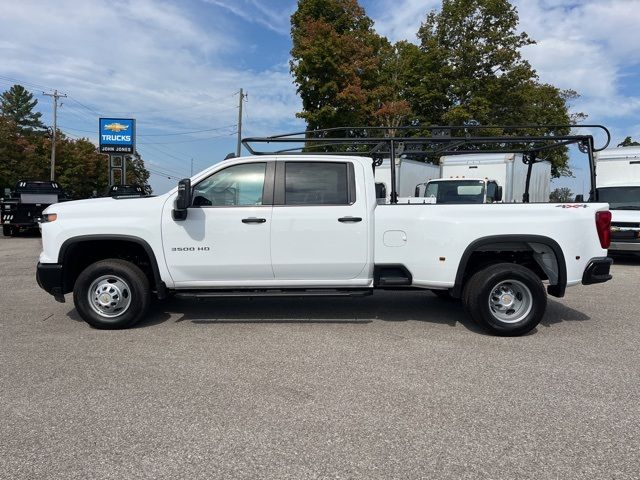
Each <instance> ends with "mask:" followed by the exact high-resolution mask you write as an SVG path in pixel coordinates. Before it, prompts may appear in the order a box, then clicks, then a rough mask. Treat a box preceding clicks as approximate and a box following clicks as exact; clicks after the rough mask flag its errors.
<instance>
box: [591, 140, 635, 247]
mask: <svg viewBox="0 0 640 480" xmlns="http://www.w3.org/2000/svg"><path fill="white" fill-rule="evenodd" d="M595 159H596V171H597V177H596V190H597V194H598V201H601V202H607V203H608V204H609V208H610V210H611V214H612V223H611V248H610V251H612V252H616V253H633V254H637V255H640V147H620V148H611V149H607V150H603V151H602V152H598V153H596V155H595Z"/></svg>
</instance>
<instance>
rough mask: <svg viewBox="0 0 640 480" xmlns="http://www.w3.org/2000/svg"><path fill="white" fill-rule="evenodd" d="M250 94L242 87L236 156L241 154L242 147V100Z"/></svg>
mask: <svg viewBox="0 0 640 480" xmlns="http://www.w3.org/2000/svg"><path fill="white" fill-rule="evenodd" d="M247 96H248V94H246V93H244V90H243V89H242V88H241V89H240V100H239V102H238V145H237V146H236V157H239V156H240V149H241V148H242V102H243V101H244V100H246V98H247Z"/></svg>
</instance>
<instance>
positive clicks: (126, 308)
mask: <svg viewBox="0 0 640 480" xmlns="http://www.w3.org/2000/svg"><path fill="white" fill-rule="evenodd" d="M150 297H151V293H150V290H149V280H148V279H147V277H146V275H145V274H144V273H143V272H142V270H140V268H138V267H137V266H136V265H134V264H133V263H131V262H127V261H125V260H119V259H108V260H101V261H99V262H96V263H93V264H91V265H89V266H88V267H87V268H85V269H84V270H83V271H82V273H81V274H80V275H79V276H78V279H77V280H76V283H75V286H74V288H73V302H74V304H75V306H76V310H78V313H79V314H80V316H81V317H82V318H83V319H84V320H85V321H86V322H87V323H88V324H89V325H91V326H92V327H95V328H100V329H116V328H127V327H130V326H132V325H134V324H135V323H136V322H138V321H139V320H140V319H141V318H142V317H143V316H144V314H145V313H146V312H147V310H148V308H149V302H150Z"/></svg>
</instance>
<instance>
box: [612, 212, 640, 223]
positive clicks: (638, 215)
mask: <svg viewBox="0 0 640 480" xmlns="http://www.w3.org/2000/svg"><path fill="white" fill-rule="evenodd" d="M611 221H612V222H625V223H640V210H611Z"/></svg>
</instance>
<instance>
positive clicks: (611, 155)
mask: <svg viewBox="0 0 640 480" xmlns="http://www.w3.org/2000/svg"><path fill="white" fill-rule="evenodd" d="M639 157H640V147H618V148H607V149H606V150H602V151H601V152H596V153H595V158H596V161H598V160H622V159H625V158H639Z"/></svg>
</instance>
